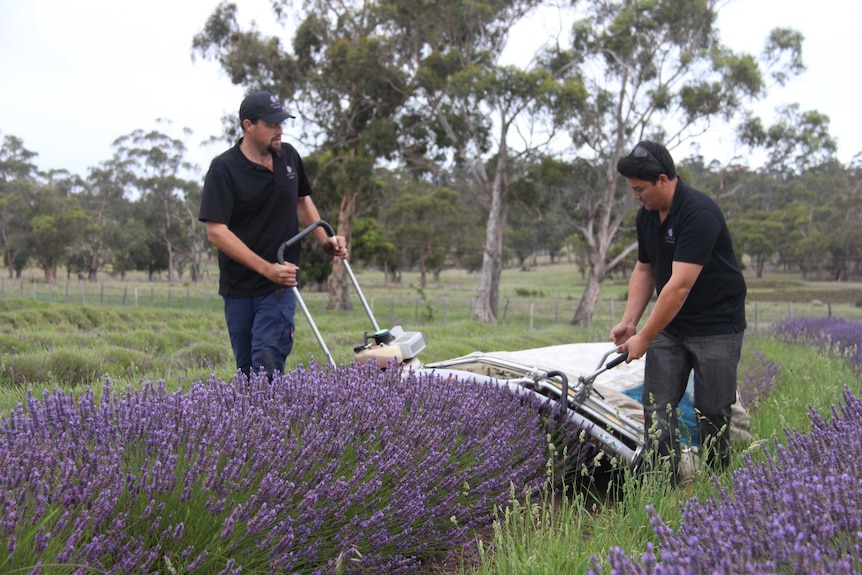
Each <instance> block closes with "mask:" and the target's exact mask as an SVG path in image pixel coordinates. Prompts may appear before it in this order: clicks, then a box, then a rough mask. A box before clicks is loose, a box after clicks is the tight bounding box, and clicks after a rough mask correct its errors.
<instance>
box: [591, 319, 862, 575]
mask: <svg viewBox="0 0 862 575" xmlns="http://www.w3.org/2000/svg"><path fill="white" fill-rule="evenodd" d="M771 335H773V336H774V337H776V338H778V339H780V340H782V341H784V342H786V343H802V344H806V345H812V344H813V345H815V346H820V347H822V348H823V349H825V350H827V351H832V352H837V353H839V354H841V355H842V356H843V357H845V358H846V359H847V360H849V361H850V362H851V363H853V364H855V366H856V367H857V368H859V367H862V354H860V352H859V350H860V343H861V342H862V323H860V322H851V321H847V320H843V319H839V318H795V319H789V320H785V321H783V322H780V323H778V324H776V325H775V326H773V327H772V329H771ZM755 371H760V372H762V374H770V373H772V374H773V377H774V373H773V370H772V369H771V368H770V366H769V365H768V364H767V363H766V362H762V366H761V369H760V370H755ZM758 377H759V376H758V375H756V374H755V373H754V372H751V373H748V372H747V373H746V375H745V376H744V380H746V381H747V380H748V379H749V378H750V379H752V382H749V383H754V380H756V379H757V378H758ZM752 387H757V386H756V385H754V386H752V385H742V386H740V391H741V392H742V391H743V390H744V389H745V388H749V391H750V388H752ZM754 403H756V401H755V402H754ZM842 403H843V405H842V406H841V407H840V408H835V407H833V408H832V418H831V421H827V420H826V419H824V418H823V417H822V416H821V414H820V413H818V411H817V410H814V409H809V417H810V419H811V424H812V425H811V430H810V432H808V433H806V434H802V433H799V432H796V431H793V432H787V438H788V440H787V442H786V445H782V444H780V443H778V442H777V441H776V442H775V450H774V453H771V454H770V453H765V456H764V457H765V461H763V462H758V463H756V462H754V461H753V460H752V458H751V457H750V456H748V455H745V456H744V466H743V467H742V468H741V469H739V470H737V471H736V472H734V474H733V484H732V489H731V490H729V491H728V490H726V489H722V488H721V487H720V486H719V485H718V483H716V487H717V489H718V493H717V495H716V496H715V497H712V498H710V499H709V500H707V501H704V502H700V501H698V500H697V499H696V498H695V499H692V500H690V501H688V502H687V503H685V504H684V505H683V508H682V521H681V523H680V525H679V528H678V529H677V531H676V533H674V532H673V530H672V529H671V528H670V527H669V526H668V525H667V524H666V523H665V522H664V521H663V520H662V519H661V518H660V517H659V516H658V514H657V513H656V512H655V511H654V510H653V509H652V507H648V511H649V513H650V515H651V524H652V526H653V530H654V532H655V535H656V540H657V541H656V543H657V547H658V548H657V549H656V547H655V546H653V545H652V544H650V545H648V546H647V549H646V551H645V552H644V553H643V554H642V555H641V556H640V557H639V558H634V557H632V556H629V555H627V554H626V552H625V551H623V550H622V549H620V548H613V549H611V551H610V553H609V555H608V558H607V559H608V560H607V563H608V565H609V567H610V572H611V573H612V574H614V575H629V574H632V575H635V574H637V575H647V574H648V575H664V574H699V573H703V574H707V573H709V574H714V573H728V574H730V573H733V574H757V575H760V574H764V575H765V574H774V573H794V574H802V575H805V574H811V575H815V574H822V573H830V574H843V573H847V574H851V573H860V572H862V433H860V429H862V400H860V399H859V397H858V396H856V395H854V394H853V393H852V392H851V390H850V389H849V388H845V390H844V393H843V396H842ZM602 572H603V570H602V566H601V564H600V563H599V561H598V559H597V558H595V557H593V559H592V568H591V570H590V573H591V574H592V575H598V574H601V573H602Z"/></svg>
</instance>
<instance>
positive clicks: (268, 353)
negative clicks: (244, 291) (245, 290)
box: [224, 288, 296, 376]
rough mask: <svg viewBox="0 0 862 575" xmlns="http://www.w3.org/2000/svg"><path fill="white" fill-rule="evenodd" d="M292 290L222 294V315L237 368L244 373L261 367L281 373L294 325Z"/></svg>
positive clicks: (247, 373) (268, 372)
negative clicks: (244, 294) (234, 294)
mask: <svg viewBox="0 0 862 575" xmlns="http://www.w3.org/2000/svg"><path fill="white" fill-rule="evenodd" d="M295 312H296V297H295V295H294V293H293V290H290V289H287V288H279V289H277V290H275V291H273V292H270V293H268V294H266V295H263V296H257V297H226V298H224V316H225V320H226V321H227V330H228V334H229V335H230V344H231V347H232V348H233V354H234V357H235V358H236V368H237V370H240V371H242V372H243V373H244V374H246V375H250V374H251V373H253V372H257V371H258V370H261V369H262V370H264V371H265V372H266V373H267V374H269V375H270V376H272V374H273V373H275V372H278V373H284V362H285V360H286V359H287V356H288V355H290V352H291V350H292V349H293V333H294V330H295V329H296V326H295V324H294V313H295Z"/></svg>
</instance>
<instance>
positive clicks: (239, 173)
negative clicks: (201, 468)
mask: <svg viewBox="0 0 862 575" xmlns="http://www.w3.org/2000/svg"><path fill="white" fill-rule="evenodd" d="M287 118H293V116H291V115H290V114H288V113H287V112H286V111H285V110H284V109H283V108H282V105H281V101H280V100H279V98H278V97H276V96H275V95H274V94H271V93H270V92H265V91H257V92H252V93H250V94H249V95H248V96H246V98H245V99H244V100H243V101H242V104H241V105H240V108H239V121H240V126H241V127H242V133H243V135H242V137H241V138H240V139H239V141H238V142H237V143H236V145H234V146H233V147H232V148H231V149H229V150H227V151H226V152H224V153H222V154H221V155H219V156H218V157H216V158H215V159H214V160H213V161H212V164H211V165H210V168H209V171H208V172H207V175H206V179H205V181H204V190H203V197H202V198H201V207H200V213H199V215H198V219H199V220H200V221H202V222H205V223H206V229H207V238H208V239H209V240H210V241H211V242H212V243H213V244H214V245H215V246H216V247H218V250H219V254H218V255H219V295H221V296H222V297H223V298H224V304H225V307H224V310H225V319H226V321H227V327H228V333H229V335H230V341H231V347H232V348H233V352H234V357H235V358H236V367H237V369H238V370H240V371H242V372H243V373H245V374H246V375H250V374H251V373H253V372H256V371H258V370H261V369H262V370H264V371H266V373H267V374H269V375H270V376H271V375H272V374H273V373H275V372H284V365H285V360H286V359H287V356H288V355H290V352H291V349H292V348H293V334H294V329H295V323H294V315H295V311H296V299H295V297H294V294H293V291H292V290H289V289H284V288H289V287H293V286H296V285H298V282H299V266H298V264H299V242H296V243H294V244H293V245H291V246H289V247H288V248H287V249H286V250H285V253H284V261H285V263H284V264H283V265H282V264H279V263H278V261H277V259H278V258H277V252H278V248H279V246H281V244H283V243H284V242H285V241H287V240H289V239H290V238H292V237H293V236H295V235H296V234H297V233H299V229H300V228H299V226H300V225H302V226H307V225H309V224H312V223H314V222H316V221H317V220H319V219H320V215H319V214H318V211H317V208H316V207H315V205H314V202H313V201H312V199H311V193H312V190H311V185H310V184H309V181H308V178H307V177H306V174H305V169H304V168H303V165H302V158H300V156H299V153H298V152H297V151H296V149H295V148H294V147H293V146H291V145H290V144H287V143H285V142H282V141H281V136H282V125H281V124H282V122H284V120H286V119H287ZM313 233H314V236H315V238H316V239H317V242H318V244H319V245H320V246H321V247H322V248H323V249H324V251H325V252H326V253H327V254H330V255H333V256H337V257H340V258H346V257H347V245H346V242H345V239H344V238H343V237H342V236H335V237H329V236H328V235H327V234H326V231H325V230H324V229H323V228H322V227H318V228H315V230H314V232H313Z"/></svg>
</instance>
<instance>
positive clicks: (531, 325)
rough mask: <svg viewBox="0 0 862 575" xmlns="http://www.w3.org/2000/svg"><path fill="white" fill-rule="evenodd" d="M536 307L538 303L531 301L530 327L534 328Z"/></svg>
mask: <svg viewBox="0 0 862 575" xmlns="http://www.w3.org/2000/svg"><path fill="white" fill-rule="evenodd" d="M535 309H536V303H535V302H532V301H531V302H530V329H531V330H532V329H533V311H534V310H535Z"/></svg>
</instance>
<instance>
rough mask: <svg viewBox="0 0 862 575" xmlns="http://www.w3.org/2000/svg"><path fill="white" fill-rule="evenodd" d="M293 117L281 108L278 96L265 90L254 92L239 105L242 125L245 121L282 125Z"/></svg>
mask: <svg viewBox="0 0 862 575" xmlns="http://www.w3.org/2000/svg"><path fill="white" fill-rule="evenodd" d="M293 117H294V116H291V115H290V114H288V113H287V112H285V111H284V109H283V108H282V107H281V100H279V99H278V96H276V95H275V94H273V93H271V92H267V91H265V90H258V91H256V92H252V93H251V94H249V95H248V96H246V97H245V99H244V100H243V101H242V104H240V105H239V122H240V124H242V121H243V120H263V121H264V122H269V123H271V124H280V123H282V122H283V121H285V120H286V119H288V118H293Z"/></svg>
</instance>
